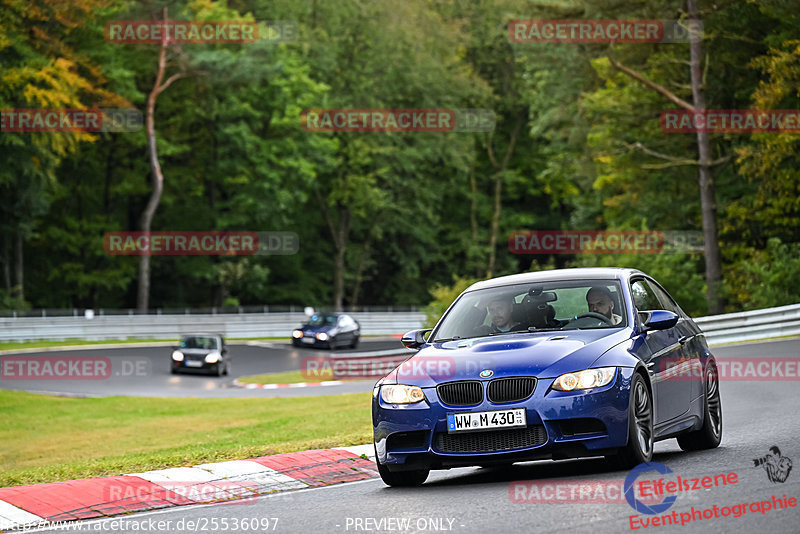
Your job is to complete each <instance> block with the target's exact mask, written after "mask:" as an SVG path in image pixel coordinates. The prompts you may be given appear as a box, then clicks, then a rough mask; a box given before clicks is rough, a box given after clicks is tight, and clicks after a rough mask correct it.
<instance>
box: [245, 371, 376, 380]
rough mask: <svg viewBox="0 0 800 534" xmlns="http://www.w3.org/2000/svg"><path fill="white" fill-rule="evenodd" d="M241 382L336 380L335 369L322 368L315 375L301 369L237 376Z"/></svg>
mask: <svg viewBox="0 0 800 534" xmlns="http://www.w3.org/2000/svg"><path fill="white" fill-rule="evenodd" d="M378 378H379V377H375V378H340V379H338V380H341V381H342V382H356V381H359V380H372V381H373V382H377V381H378ZM237 380H238V381H239V382H243V383H245V384H297V383H298V382H324V381H326V380H334V378H333V370H332V369H327V370H321V371H320V372H319V373H318V374H316V375H314V376H305V375H303V374H302V373H301V372H300V371H287V372H285V373H266V374H263V375H251V376H240V377H239V378H237Z"/></svg>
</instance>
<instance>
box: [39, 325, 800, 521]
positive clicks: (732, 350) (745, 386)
mask: <svg viewBox="0 0 800 534" xmlns="http://www.w3.org/2000/svg"><path fill="white" fill-rule="evenodd" d="M714 353H715V354H716V355H717V357H725V358H741V357H773V358H785V357H794V358H796V357H797V356H798V353H800V340H798V339H794V340H786V341H775V342H769V343H758V344H750V345H739V346H731V347H718V348H716V349H714ZM720 389H721V394H722V402H723V422H724V427H723V440H722V444H721V446H720V447H719V448H717V449H714V450H710V451H702V452H694V453H685V452H682V451H681V450H680V449H679V448H678V446H677V443H676V442H675V440H667V441H663V442H660V443H657V444H656V447H655V456H654V461H655V462H660V463H662V464H665V465H666V466H667V467H669V468H670V469H671V470H672V471H673V475H670V476H672V477H673V478H671V479H672V480H674V475H680V476H681V477H682V478H684V479H687V478H701V477H703V476H714V475H719V474H727V473H730V472H735V473H736V474H737V477H738V478H737V479H736V480H737V482H736V483H735V484H729V485H727V486H724V487H712V488H710V489H699V490H695V491H692V492H686V493H681V494H680V495H679V496H678V499H677V501H676V502H675V503H674V504H673V505H672V508H670V509H669V510H668V511H667V512H666V513H671V512H672V511H676V512H677V514H678V515H677V517H678V518H679V519H680V514H681V513H689V514H691V511H692V507H694V509H695V510H700V511H702V510H704V509H706V508H711V507H713V506H714V505H716V506H717V507H718V510H721V509H722V507H733V506H735V505H740V504H745V503H751V502H754V501H762V500H771V498H772V496H773V495H775V496H776V497H777V498H781V497H782V496H783V495H784V494H785V495H786V496H787V498H789V497H794V498H797V499H798V500H799V501H800V395H798V393H800V388H799V387H798V382H797V381H771V382H768V381H725V382H723V383H722V384H721V388H720ZM773 445H777V446H778V447H780V449H781V452H782V454H783V456H786V457H788V458H790V459H791V460H792V461H793V462H794V463H795V464H796V465H795V467H794V470H793V471H792V472H790V474H789V477H788V479H787V480H786V481H785V482H784V483H773V482H770V481H769V480H768V478H767V474H766V472H765V471H764V469H763V468H761V467H755V466H754V465H753V459H754V458H758V457H761V456H764V455H765V454H766V453H767V452H768V449H769V448H770V447H771V446H773ZM626 475H627V472H624V471H616V472H614V471H609V470H608V468H607V467H606V464H605V463H604V461H603V460H598V459H587V460H570V461H560V462H553V461H549V460H548V461H541V462H530V463H525V464H517V465H514V466H513V467H510V468H505V469H484V468H459V469H453V470H450V471H437V472H433V473H432V474H431V476H430V477H429V479H428V481H427V482H426V483H425V485H424V486H422V487H419V488H413V489H405V488H388V487H386V486H385V485H384V484H383V483H382V482H381V481H380V480H377V479H376V480H368V481H363V482H355V483H350V484H342V485H334V486H328V487H324V488H318V489H312V490H301V491H294V492H288V493H283V494H278V495H275V496H264V497H261V498H259V499H257V500H255V501H254V502H252V501H251V503H250V504H240V505H235V504H230V503H229V504H221V505H220V504H218V505H200V506H191V507H179V508H170V509H166V510H161V511H153V512H145V513H140V514H132V515H127V516H124V518H125V519H126V520H128V521H137V522H138V523H137V526H136V527H133V526H130V523H129V524H128V525H127V527H128V528H119V527H118V528H117V529H116V530H114V531H115V532H143V531H146V530H148V528H149V529H150V531H151V532H152V531H153V527H152V525H153V523H150V524H148V523H147V522H148V521H150V520H153V521H162V520H163V521H171V522H172V523H171V524H170V527H169V529H168V531H169V532H181V533H182V532H202V531H206V532H210V531H216V532H224V531H225V530H224V529H223V528H222V527H221V526H218V527H217V528H216V529H212V528H211V527H212V525H213V521H217V522H218V525H221V524H222V523H220V522H221V521H222V520H223V519H226V520H227V521H228V524H229V525H230V524H232V521H233V519H234V518H236V519H238V520H239V521H241V520H243V519H248V520H259V521H262V523H260V525H259V527H258V528H254V529H241V528H239V529H237V531H238V532H267V531H274V532H291V533H295V532H296V533H307V532H324V533H329V532H332V533H338V532H456V533H460V532H463V533H473V532H524V533H527V532H543V533H548V534H550V533H552V532H561V531H568V532H578V533H584V532H585V533H592V534H596V533H599V532H602V533H606V532H642V531H646V532H651V531H652V532H681V533H684V532H686V533H689V532H703V533H708V532H715V533H716V532H720V533H722V532H725V533H727V532H747V533H750V532H759V533H797V532H800V508H788V509H784V510H778V511H772V510H770V511H767V512H766V513H765V514H762V513H760V512H759V511H755V512H753V511H751V509H750V508H749V507H748V511H747V512H746V513H745V514H744V515H741V516H740V517H734V516H733V515H730V516H729V517H718V518H716V517H712V518H710V519H702V520H697V521H695V522H690V523H687V524H686V525H684V526H680V525H678V526H659V527H655V526H651V527H650V528H646V529H645V528H641V526H639V525H638V524H637V525H636V526H639V528H638V529H636V530H634V529H632V528H631V523H630V521H631V519H630V518H631V516H638V518H637V519H641V518H643V517H652V516H644V515H643V514H637V513H636V512H635V511H634V510H633V508H631V506H629V505H628V504H627V503H626V502H621V503H603V502H595V503H587V502H579V501H575V500H569V499H567V500H560V501H559V502H558V503H536V504H532V503H528V502H522V503H519V502H513V499H512V498H511V497H513V496H514V490H513V489H512V490H511V492H510V488H513V487H515V486H512V484H514V483H515V482H520V481H526V482H534V481H536V482H539V483H546V482H552V483H556V482H562V483H563V482H565V481H567V480H575V479H579V480H582V481H587V482H590V481H597V480H616V481H618V482H619V481H623V480H624V479H625V477H626ZM542 494H544V493H542ZM798 506H800V503H798ZM738 510H739V511H740V512H741V508H738ZM712 513H713V511H712ZM269 518H277V524H276V523H275V522H274V520H271V519H269ZM181 520H183V522H184V523H183V524H181V523H179V522H180V521H181ZM397 520H408V521H410V523H409V525H408V528H398V527H399V523H398V522H396V521H397ZM109 521H112V520H100V521H91V522H89V523H102V522H109ZM186 521H194V522H195V524H194V528H192V529H189V528H187V526H186ZM109 524H110V523H109ZM265 524H266V525H267V528H261V527H262V526H263V525H265ZM203 525H205V526H206V527H207V529H205V530H204V529H203V528H202V526H203ZM273 525H275V526H276V528H275V529H274V530H273V529H272V527H273ZM85 526H86V527H89V526H92V527H94V525H85ZM375 527H378V528H375ZM380 527H382V528H380ZM96 528H103V527H102V526H101V525H98V526H97V527H96ZM105 528H106V529H108V528H109V527H108V526H106V527H105ZM93 531H97V530H94V529H93ZM104 531H109V530H104ZM53 532H55V531H53ZM60 532H63V531H60Z"/></svg>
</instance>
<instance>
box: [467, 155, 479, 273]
mask: <svg viewBox="0 0 800 534" xmlns="http://www.w3.org/2000/svg"><path fill="white" fill-rule="evenodd" d="M469 192H470V195H469V230H470V235H471V236H472V243H471V245H470V248H472V247H475V246H477V244H478V181H477V180H476V179H475V160H474V159H473V160H472V164H471V165H470V167H469ZM473 250H474V249H473ZM468 259H469V260H470V262H471V261H472V260H473V259H474V255H472V254H471V255H470V256H469V258H468ZM480 277H481V267H480V264H478V263H476V264H475V278H480Z"/></svg>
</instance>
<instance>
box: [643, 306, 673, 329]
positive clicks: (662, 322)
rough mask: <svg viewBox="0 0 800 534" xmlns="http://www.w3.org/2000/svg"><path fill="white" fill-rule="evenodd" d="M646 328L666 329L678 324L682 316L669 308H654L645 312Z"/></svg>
mask: <svg viewBox="0 0 800 534" xmlns="http://www.w3.org/2000/svg"><path fill="white" fill-rule="evenodd" d="M643 315H644V316H645V317H643V319H644V321H643V322H644V329H645V331H647V330H666V329H667V328H672V327H673V326H675V325H676V324H678V319H680V317H678V316H677V314H675V313H673V312H671V311H667V310H653V311H649V312H645V313H644V314H643Z"/></svg>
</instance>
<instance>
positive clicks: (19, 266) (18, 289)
mask: <svg viewBox="0 0 800 534" xmlns="http://www.w3.org/2000/svg"><path fill="white" fill-rule="evenodd" d="M24 241H25V240H24V239H23V237H22V229H21V228H20V229H19V231H18V232H17V254H16V256H17V257H16V273H15V274H16V280H15V282H16V284H15V285H14V296H15V297H17V298H18V299H20V300H25V279H24V267H25V263H24V261H23V258H24V256H23V255H22V245H23V242H24Z"/></svg>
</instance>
